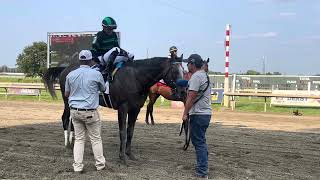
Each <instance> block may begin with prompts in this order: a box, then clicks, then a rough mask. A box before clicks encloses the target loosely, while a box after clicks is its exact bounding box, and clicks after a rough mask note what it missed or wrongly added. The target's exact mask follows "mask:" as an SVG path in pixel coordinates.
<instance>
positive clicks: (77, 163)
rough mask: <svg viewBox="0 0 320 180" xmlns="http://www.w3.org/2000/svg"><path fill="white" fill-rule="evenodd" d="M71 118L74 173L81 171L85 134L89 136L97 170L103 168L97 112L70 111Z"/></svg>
mask: <svg viewBox="0 0 320 180" xmlns="http://www.w3.org/2000/svg"><path fill="white" fill-rule="evenodd" d="M71 118H72V121H73V125H74V132H75V143H74V148H73V156H74V163H73V169H74V171H82V170H83V163H82V161H83V154H84V146H85V141H86V134H88V135H89V138H90V141H91V145H92V151H93V154H94V159H95V161H96V163H95V166H96V168H97V170H101V169H103V168H104V167H105V158H104V156H103V148H102V140H101V121H100V115H99V113H98V111H97V110H93V111H77V110H73V109H71Z"/></svg>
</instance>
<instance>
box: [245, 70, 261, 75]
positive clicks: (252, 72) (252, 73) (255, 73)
mask: <svg viewBox="0 0 320 180" xmlns="http://www.w3.org/2000/svg"><path fill="white" fill-rule="evenodd" d="M259 74H260V73H259V72H258V71H255V70H248V71H247V72H246V73H245V75H259Z"/></svg>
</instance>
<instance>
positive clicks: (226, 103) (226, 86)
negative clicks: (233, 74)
mask: <svg viewBox="0 0 320 180" xmlns="http://www.w3.org/2000/svg"><path fill="white" fill-rule="evenodd" d="M230 32H231V25H230V24H227V25H226V39H225V43H224V45H225V53H226V54H225V61H226V64H225V78H224V92H229V57H230V34H231V33H230ZM223 104H224V106H227V107H228V106H229V98H228V96H224V101H223Z"/></svg>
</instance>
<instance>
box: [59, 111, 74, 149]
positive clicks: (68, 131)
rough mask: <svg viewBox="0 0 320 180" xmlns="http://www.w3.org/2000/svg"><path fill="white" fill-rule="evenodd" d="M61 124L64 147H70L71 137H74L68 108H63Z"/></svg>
mask: <svg viewBox="0 0 320 180" xmlns="http://www.w3.org/2000/svg"><path fill="white" fill-rule="evenodd" d="M62 124H63V130H64V145H65V146H66V147H71V144H72V141H73V137H74V127H73V123H72V121H71V118H70V108H69V107H68V106H67V107H65V109H64V111H63V114H62Z"/></svg>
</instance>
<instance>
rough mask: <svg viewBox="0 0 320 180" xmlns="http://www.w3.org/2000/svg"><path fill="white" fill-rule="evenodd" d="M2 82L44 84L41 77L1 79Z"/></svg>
mask: <svg viewBox="0 0 320 180" xmlns="http://www.w3.org/2000/svg"><path fill="white" fill-rule="evenodd" d="M0 82H6V83H42V79H41V78H40V77H36V78H32V77H0Z"/></svg>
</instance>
